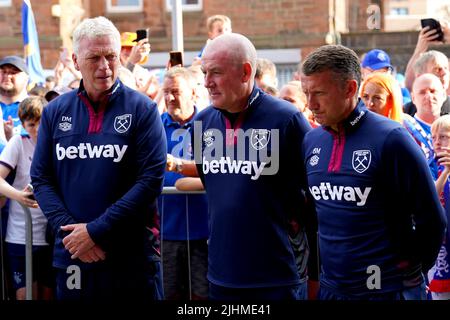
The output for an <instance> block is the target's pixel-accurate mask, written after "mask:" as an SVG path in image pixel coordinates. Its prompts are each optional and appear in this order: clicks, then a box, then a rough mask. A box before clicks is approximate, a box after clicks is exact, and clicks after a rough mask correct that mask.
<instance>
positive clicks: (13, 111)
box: [0, 101, 27, 134]
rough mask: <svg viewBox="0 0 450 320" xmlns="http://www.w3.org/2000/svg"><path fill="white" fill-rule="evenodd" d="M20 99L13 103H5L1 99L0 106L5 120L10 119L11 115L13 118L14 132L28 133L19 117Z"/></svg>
mask: <svg viewBox="0 0 450 320" xmlns="http://www.w3.org/2000/svg"><path fill="white" fill-rule="evenodd" d="M19 104H20V102H19V101H16V102H13V103H11V104H5V103H3V102H1V101H0V106H1V108H2V112H3V120H5V121H8V118H9V117H10V116H11V118H12V120H13V125H14V129H13V134H26V133H27V132H26V131H25V129H24V128H23V127H22V122H21V121H20V119H19Z"/></svg>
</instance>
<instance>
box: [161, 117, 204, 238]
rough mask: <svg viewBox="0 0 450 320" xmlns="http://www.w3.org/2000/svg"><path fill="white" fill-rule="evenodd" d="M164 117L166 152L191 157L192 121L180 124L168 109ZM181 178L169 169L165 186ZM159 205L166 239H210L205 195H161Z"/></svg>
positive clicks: (162, 232)
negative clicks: (174, 119)
mask: <svg viewBox="0 0 450 320" xmlns="http://www.w3.org/2000/svg"><path fill="white" fill-rule="evenodd" d="M161 120H162V123H163V126H164V129H165V132H166V140H167V152H168V153H170V154H172V155H173V156H174V157H177V158H184V159H192V152H191V151H190V149H191V143H190V140H191V139H190V138H191V137H190V131H191V128H192V125H193V120H192V119H191V120H190V121H188V122H187V123H185V124H184V125H183V126H180V124H179V123H178V122H175V121H173V119H172V118H171V116H170V115H169V114H168V113H167V112H166V113H163V114H162V115H161ZM182 177H183V175H181V174H179V173H176V172H169V171H166V172H165V174H164V186H170V187H172V186H174V185H175V182H176V181H177V180H178V179H180V178H182ZM186 206H187V209H186ZM158 207H159V212H160V215H161V237H162V239H163V240H187V239H189V240H198V239H206V238H208V204H207V201H206V196H205V195H204V194H199V195H161V196H160V197H159V199H158ZM187 217H188V219H187ZM188 225H189V230H188Z"/></svg>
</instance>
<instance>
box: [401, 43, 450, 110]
mask: <svg viewBox="0 0 450 320" xmlns="http://www.w3.org/2000/svg"><path fill="white" fill-rule="evenodd" d="M413 69H414V75H415V78H416V79H417V78H418V77H419V76H421V75H423V74H426V73H431V74H434V75H435V76H436V77H438V78H439V80H440V81H441V83H442V85H443V87H444V92H442V95H443V99H441V100H442V101H443V102H442V106H441V115H444V114H448V113H450V98H449V97H448V96H447V93H446V91H447V89H448V87H449V84H450V72H449V64H448V58H447V56H446V55H445V54H443V53H442V52H440V51H436V50H430V51H426V52H424V53H422V54H421V55H420V56H419V58H418V59H417V60H416V62H415V63H414V65H413ZM403 111H404V112H405V113H407V114H409V115H411V116H414V114H415V113H416V112H417V106H416V105H415V104H414V101H411V102H409V103H407V104H405V105H404V106H403Z"/></svg>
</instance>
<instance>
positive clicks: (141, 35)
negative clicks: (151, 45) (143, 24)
mask: <svg viewBox="0 0 450 320" xmlns="http://www.w3.org/2000/svg"><path fill="white" fill-rule="evenodd" d="M149 36H150V29H149V28H147V29H137V30H136V40H134V41H136V42H139V41H141V40H142V39H148V38H149Z"/></svg>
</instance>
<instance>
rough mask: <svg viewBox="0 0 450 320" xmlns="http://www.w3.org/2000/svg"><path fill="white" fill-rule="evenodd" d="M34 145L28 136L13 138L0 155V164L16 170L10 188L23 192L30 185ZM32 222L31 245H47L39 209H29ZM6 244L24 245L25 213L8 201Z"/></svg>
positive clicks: (45, 224) (43, 223)
mask: <svg viewBox="0 0 450 320" xmlns="http://www.w3.org/2000/svg"><path fill="white" fill-rule="evenodd" d="M35 147H36V145H35V143H34V142H33V141H32V140H31V139H30V137H28V136H21V135H15V136H13V137H12V138H11V139H10V140H9V141H8V143H7V144H6V146H5V149H3V151H2V153H1V154H0V164H1V165H4V166H6V167H8V168H10V169H11V170H14V169H16V177H15V179H14V182H13V184H12V186H13V187H14V188H15V189H17V190H23V189H24V188H25V187H26V186H27V185H28V183H30V181H31V178H30V167H31V160H32V159H33V153H34V149H35ZM30 211H31V217H32V221H33V245H38V246H41V245H48V243H47V242H46V241H45V230H46V227H47V218H46V217H45V216H44V214H43V213H42V211H41V209H40V208H37V209H35V208H30ZM5 241H6V242H10V243H16V244H25V213H24V211H23V209H22V206H21V205H20V204H19V203H18V202H17V201H15V200H10V203H9V216H8V225H7V228H6V239H5Z"/></svg>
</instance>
